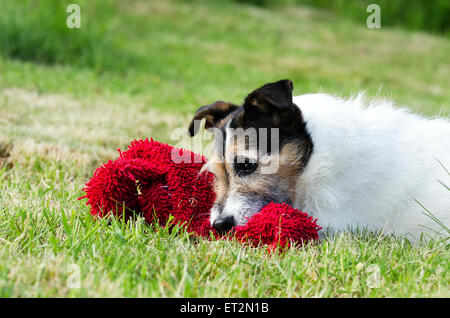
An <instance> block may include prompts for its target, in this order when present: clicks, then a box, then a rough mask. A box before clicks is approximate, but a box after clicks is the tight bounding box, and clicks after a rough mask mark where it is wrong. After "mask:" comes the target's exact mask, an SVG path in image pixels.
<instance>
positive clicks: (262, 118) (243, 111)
mask: <svg viewBox="0 0 450 318" xmlns="http://www.w3.org/2000/svg"><path fill="white" fill-rule="evenodd" d="M292 89H293V85H292V82H291V81H290V80H282V81H278V82H275V83H269V84H266V85H264V86H262V87H260V88H258V89H256V90H254V91H253V92H252V93H250V94H249V95H248V96H247V98H246V99H245V101H244V103H243V105H242V106H237V105H235V104H232V103H228V102H223V101H217V102H215V103H212V104H210V105H206V106H203V107H201V108H199V109H198V110H197V112H196V114H195V116H194V118H193V119H192V121H191V123H190V125H189V133H190V135H191V136H194V135H195V134H196V133H197V131H198V129H199V123H200V121H201V120H202V119H203V118H205V129H208V130H210V131H212V132H213V133H214V135H215V138H214V152H213V155H212V157H211V158H210V160H209V161H208V163H207V164H206V165H205V166H204V169H207V170H208V171H210V172H211V173H213V174H214V176H215V178H216V182H215V192H216V202H215V204H214V206H213V208H212V209H211V217H210V220H211V224H212V225H213V226H214V227H215V228H216V229H217V230H219V231H221V232H225V231H227V230H229V229H231V228H232V227H233V226H235V225H242V224H245V223H246V222H247V220H248V219H249V218H250V217H251V216H252V215H253V214H255V213H256V212H258V211H259V210H260V209H261V208H262V207H263V206H264V205H266V204H268V203H269V202H271V201H274V202H278V203H281V202H286V203H288V204H292V203H293V202H294V201H295V184H296V180H297V178H298V176H299V174H300V173H301V172H302V170H303V168H304V166H305V165H306V164H307V162H308V160H309V157H310V155H311V153H312V148H313V144H312V141H311V138H310V136H309V134H308V132H307V130H306V124H305V122H304V121H303V118H302V113H301V111H300V109H299V108H298V107H297V106H296V105H295V104H293V102H292Z"/></svg>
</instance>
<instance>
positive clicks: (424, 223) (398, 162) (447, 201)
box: [190, 80, 450, 238]
mask: <svg viewBox="0 0 450 318" xmlns="http://www.w3.org/2000/svg"><path fill="white" fill-rule="evenodd" d="M292 88H293V87H292V82H291V81H289V80H283V81H279V82H275V83H269V84H266V85H264V86H262V87H261V88H259V89H257V90H255V91H253V92H252V93H251V94H249V95H248V97H247V98H246V99H245V102H244V104H243V105H242V106H241V107H239V106H236V105H234V104H231V103H227V102H221V101H220V102H215V103H213V104H211V105H207V106H203V107H202V108H200V109H199V110H198V111H197V113H196V115H195V116H194V118H193V121H192V123H191V126H190V132H191V135H194V134H195V133H196V130H197V129H198V127H197V128H195V126H196V125H194V123H195V121H196V120H200V119H202V118H206V124H205V127H206V128H208V129H213V131H214V132H215V136H216V138H215V152H214V154H213V156H212V158H211V160H210V161H209V162H208V164H207V165H206V166H205V169H208V170H209V171H211V172H212V173H213V174H214V175H215V176H216V194H217V199H216V203H215V205H214V207H213V208H212V210H211V224H212V225H213V226H214V227H215V228H216V229H218V230H219V231H227V230H229V229H231V228H232V227H233V226H235V225H240V224H244V223H245V222H246V221H247V220H248V218H249V217H251V215H253V214H254V213H256V212H258V211H259V210H260V208H261V207H262V206H264V205H265V204H267V203H268V202H270V201H274V202H287V203H289V204H291V205H292V206H293V207H294V208H299V209H301V210H303V211H305V212H307V213H308V214H310V215H312V216H313V217H315V218H317V219H318V224H319V225H321V226H322V227H323V228H327V229H329V230H330V231H332V232H336V231H344V230H354V229H368V230H374V231H382V232H383V233H386V234H388V233H394V234H400V235H404V234H409V235H412V236H413V237H415V238H418V237H419V236H420V234H421V233H422V232H425V233H428V234H431V235H435V234H437V233H439V235H445V236H448V232H447V231H446V230H445V229H444V227H443V226H441V225H439V224H438V222H436V221H435V220H433V219H432V218H431V217H430V216H427V215H426V214H425V212H426V210H425V209H424V208H426V209H427V210H428V211H430V212H431V213H432V214H433V215H434V216H435V217H436V218H438V219H439V220H440V222H442V223H443V224H445V225H447V226H448V224H449V223H450V192H449V191H448V190H447V189H446V188H445V187H444V185H443V184H442V183H444V184H447V185H448V184H450V177H449V175H448V173H447V171H446V170H445V168H444V167H447V168H450V122H449V121H448V120H447V119H426V118H423V117H420V116H418V115H415V114H412V113H410V112H409V111H407V110H405V109H400V108H394V107H393V106H392V103H390V102H377V103H375V102H373V103H370V104H369V105H365V104H364V101H363V98H362V97H361V95H359V96H358V97H356V98H353V99H348V100H344V99H341V98H337V97H332V96H329V95H326V94H308V95H301V96H295V97H294V98H292ZM274 128H275V129H277V131H276V135H277V136H276V137H277V138H276V141H277V145H276V147H275V146H274V143H273V142H269V143H268V146H266V147H261V140H262V139H265V140H268V139H270V140H273V139H272V137H273V135H274V134H275V132H273V131H274V130H273V129H274ZM252 129H253V131H256V134H253V135H252V134H249V133H248V131H249V130H252ZM239 137H244V138H239ZM263 144H264V145H265V143H263ZM262 148H264V149H262ZM274 163H276V165H274ZM270 166H271V167H273V166H275V167H276V169H275V170H273V169H272V170H271V172H270V173H264V171H270V169H269V170H268V169H267V167H270ZM439 181H441V182H442V183H441V182H439Z"/></svg>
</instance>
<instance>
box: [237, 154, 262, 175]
mask: <svg viewBox="0 0 450 318" xmlns="http://www.w3.org/2000/svg"><path fill="white" fill-rule="evenodd" d="M256 168H258V162H257V161H256V160H254V159H250V158H242V157H236V158H235V161H234V170H235V172H236V174H237V175H238V176H239V177H242V176H246V175H249V174H251V173H253V172H255V170H256Z"/></svg>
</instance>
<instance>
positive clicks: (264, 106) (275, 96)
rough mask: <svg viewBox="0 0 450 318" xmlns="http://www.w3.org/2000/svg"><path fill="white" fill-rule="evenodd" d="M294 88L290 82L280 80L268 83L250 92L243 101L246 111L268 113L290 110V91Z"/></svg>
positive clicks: (291, 105)
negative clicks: (253, 110)
mask: <svg viewBox="0 0 450 318" xmlns="http://www.w3.org/2000/svg"><path fill="white" fill-rule="evenodd" d="M293 89H294V86H293V84H292V81H291V80H288V79H286V80H281V81H278V82H274V83H268V84H265V85H263V86H261V87H260V88H258V89H256V90H254V91H253V92H251V93H250V94H249V95H248V96H247V98H246V99H245V103H244V107H245V109H246V110H251V109H255V108H256V109H258V110H260V111H262V112H269V111H272V110H274V108H275V109H277V110H286V109H292V108H293V107H294V104H293V103H292V90H293Z"/></svg>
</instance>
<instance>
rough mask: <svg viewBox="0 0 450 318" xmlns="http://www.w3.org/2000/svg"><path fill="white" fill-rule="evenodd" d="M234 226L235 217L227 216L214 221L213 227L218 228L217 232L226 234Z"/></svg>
mask: <svg viewBox="0 0 450 318" xmlns="http://www.w3.org/2000/svg"><path fill="white" fill-rule="evenodd" d="M233 226H234V217H233V216H227V217H225V218H223V219H218V220H216V221H214V223H213V227H214V228H215V229H216V230H217V232H219V233H221V234H224V233H226V232H228V231H229V230H231V229H232V228H233Z"/></svg>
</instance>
